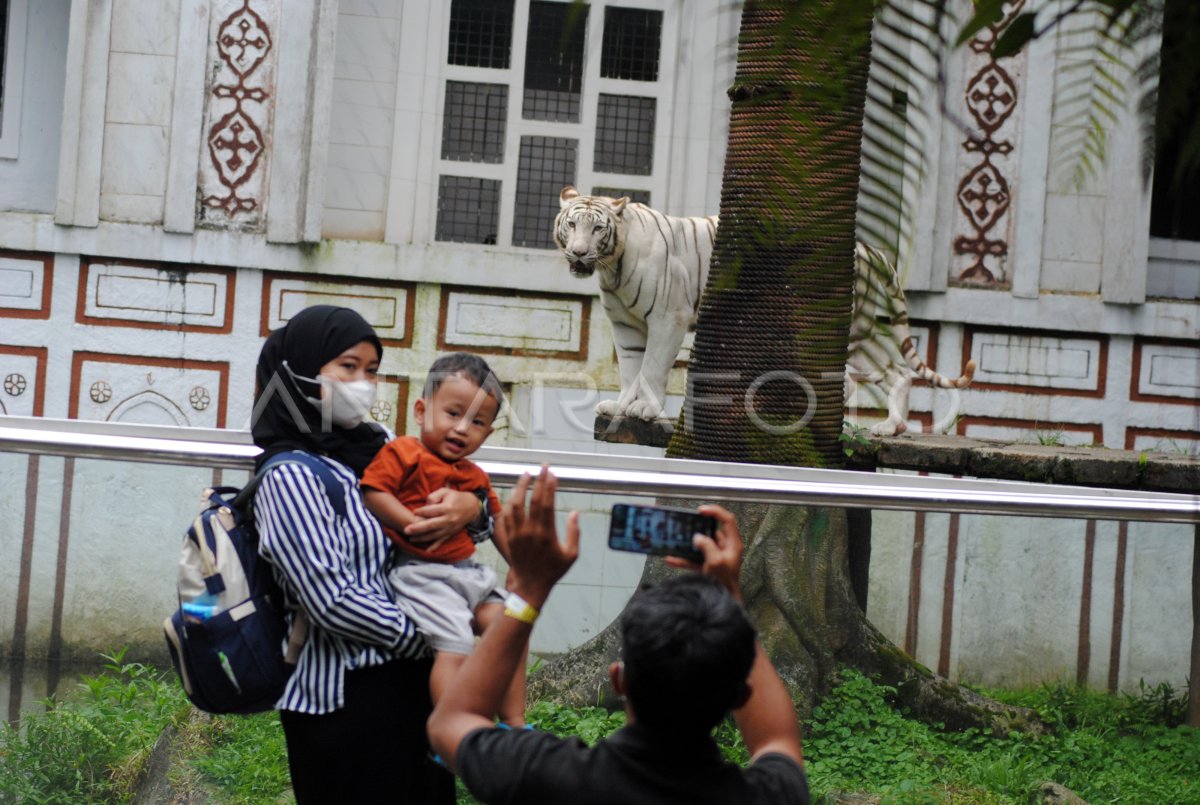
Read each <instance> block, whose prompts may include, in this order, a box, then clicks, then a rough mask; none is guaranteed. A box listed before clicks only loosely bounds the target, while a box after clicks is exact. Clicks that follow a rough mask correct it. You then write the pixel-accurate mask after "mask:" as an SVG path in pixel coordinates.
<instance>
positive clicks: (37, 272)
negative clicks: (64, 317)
mask: <svg viewBox="0 0 1200 805" xmlns="http://www.w3.org/2000/svg"><path fill="white" fill-rule="evenodd" d="M53 277H54V255H51V254H40V253H37V252H13V251H6V250H4V249H0V317H8V318H22V319H46V318H49V317H50V288H51V284H52V280H53Z"/></svg>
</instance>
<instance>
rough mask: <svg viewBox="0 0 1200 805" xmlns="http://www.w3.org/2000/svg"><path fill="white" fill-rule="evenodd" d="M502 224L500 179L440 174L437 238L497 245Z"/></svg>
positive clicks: (456, 241)
mask: <svg viewBox="0 0 1200 805" xmlns="http://www.w3.org/2000/svg"><path fill="white" fill-rule="evenodd" d="M499 223H500V182H498V181H495V180H492V179H476V178H474V177H471V176H439V177H438V208H437V232H436V235H435V237H436V239H437V240H449V241H454V242H455V243H483V244H494V243H495V242H496V233H497V231H498V228H499Z"/></svg>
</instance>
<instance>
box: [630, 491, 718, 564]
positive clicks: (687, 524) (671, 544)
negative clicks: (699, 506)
mask: <svg viewBox="0 0 1200 805" xmlns="http://www.w3.org/2000/svg"><path fill="white" fill-rule="evenodd" d="M716 533H717V521H716V518H714V517H709V516H708V515H704V514H700V513H699V512H695V511H691V510H689V509H673V508H669V507H666V506H636V505H633V504H629V503H616V504H613V508H612V519H611V521H610V523H609V529H608V547H610V548H613V549H614V550H618V551H632V552H633V553H646V554H652V555H655V556H667V555H669V556H681V557H683V558H684V559H688V560H690V561H692V562H703V561H704V555H703V554H702V553H700V551H698V550H696V549H695V548H694V547H693V546H692V535H694V534H707V535H708V536H710V537H711V536H713V535H715V534H716Z"/></svg>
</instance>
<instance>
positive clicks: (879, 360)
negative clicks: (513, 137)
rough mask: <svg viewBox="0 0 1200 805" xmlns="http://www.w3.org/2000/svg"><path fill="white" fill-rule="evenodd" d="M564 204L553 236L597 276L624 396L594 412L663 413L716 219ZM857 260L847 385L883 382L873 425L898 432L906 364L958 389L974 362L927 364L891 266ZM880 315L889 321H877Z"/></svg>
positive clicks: (620, 201) (577, 199)
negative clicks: (941, 368) (957, 369)
mask: <svg viewBox="0 0 1200 805" xmlns="http://www.w3.org/2000/svg"><path fill="white" fill-rule="evenodd" d="M559 203H560V206H561V209H560V210H559V213H558V217H557V218H555V219H554V240H555V242H556V243H557V244H558V247H559V249H561V250H562V253H563V256H564V257H566V259H567V262H568V263H569V264H570V267H571V273H572V274H573V275H574V276H576V277H590V276H591V275H592V273H593V272H596V273H597V274H598V279H599V281H600V302H601V304H602V305H603V306H604V312H605V313H607V314H608V318H609V321H610V322H612V328H613V338H614V340H615V342H616V348H617V368H618V370H619V371H620V375H621V393H620V396H618V397H617V399H616V400H602V401H601V402H599V403H598V404H597V405H596V413H597V414H604V415H609V416H628V417H634V418H639V419H646V420H650V419H655V418H659V417H662V416H663V403H664V401H665V399H666V389H667V374H668V372H669V371H670V369H671V366H672V365H673V364H674V363H675V357H676V356H677V355H678V353H679V348H680V346H681V345H682V344H683V337H684V335H686V334H687V330H688V327H689V326H691V325H692V324H694V323H695V319H696V314H697V312H698V311H699V309H700V295H701V292H702V291H703V290H704V287H705V283H706V282H707V279H708V265H709V260H710V259H711V257H712V252H713V242H714V241H715V240H716V236H717V216H715V215H710V216H707V217H703V218H701V217H692V218H679V217H676V216H672V215H664V214H663V213H661V212H658V211H656V210H652V209H650V208H649V207H647V206H645V205H644V204H638V203H636V202H630V200H629V199H628V198H627V197H623V198H608V197H607V196H581V195H579V192H578V191H576V190H575V188H574V187H564V188H563V190H562V193H561V194H560V195H559ZM855 266H856V274H857V277H856V281H855V299H854V314H853V322H852V324H851V334H850V354H849V357H848V364H849V367H848V368H849V371H848V373H847V383H849V382H850V379H851V377H852V376H853V378H854V379H862V380H866V381H869V382H874V383H879V384H882V385H885V386H887V388H888V391H887V394H888V419H887V420H886V421H885V422H881V423H879V424H878V425H876V426H875V427H874V428H872V429H871V430H872V432H874V433H878V434H880V435H890V434H892V433H902V432H903V431H904V428H905V426H904V420H905V419H906V418H907V416H908V390H909V388H910V387H911V385H912V375H911V374H910V372H909V371H908V369H909V367H911V369H912V371H913V372H916V373H917V374H918V375H919V376H920V377H922V378H923V379H925V380H928V381H930V382H931V383H933V384H934V385H937V386H941V387H943V388H951V387H956V388H962V387H964V386H966V385H967V384H968V383H970V382H971V377H972V375H973V374H974V372H975V364H974V362H972V361H969V362H968V363H967V366H966V369H965V371H964V374H963V376H962V377H959V378H957V379H954V380H951V379H948V378H945V377H943V376H942V375H939V374H938V373H936V372H934V371H933V370H932V369H930V368H928V367H927V366H925V364H924V363H923V362H922V361H921V359H920V357H919V356H918V355H917V353H916V350H915V349H913V346H912V340H911V339H910V338H909V332H908V311H907V308H906V306H905V304H904V293H903V291H901V289H900V285H899V283H898V282H897V280H896V273H895V269H894V268H893V267H892V265H891V263H890V262H889V261H888V260H887V258H886V257H885V256H884V255H883V254H882V253H880V252H878V251H877V250H875V249H871V248H869V247H866V246H862V245H861V244H860V246H859V248H858V250H857V253H856V260H855ZM877 316H878V317H881V321H884V322H886V321H888V320H890V324H881V323H880V322H877V321H876V317H877ZM897 358H899V361H897V360H896V359H897ZM905 362H906V363H907V366H906V365H905Z"/></svg>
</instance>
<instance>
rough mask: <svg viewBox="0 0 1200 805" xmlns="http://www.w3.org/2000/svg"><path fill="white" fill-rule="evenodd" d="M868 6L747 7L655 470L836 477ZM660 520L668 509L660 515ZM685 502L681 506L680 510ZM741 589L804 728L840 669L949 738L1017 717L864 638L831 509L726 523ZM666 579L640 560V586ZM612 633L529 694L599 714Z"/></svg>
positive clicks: (837, 514) (761, 513)
mask: <svg viewBox="0 0 1200 805" xmlns="http://www.w3.org/2000/svg"><path fill="white" fill-rule="evenodd" d="M873 11H874V4H873V2H872V0H749V1H748V2H747V3H746V4H745V7H744V9H743V11H742V22H741V33H740V36H739V49H738V69H737V78H736V81H735V83H734V86H733V88H732V89H731V90H730V96H731V98H732V99H733V110H732V116H731V120H730V131H729V147H728V151H727V155H726V162H725V175H724V180H723V184H722V188H721V223H720V227H719V230H718V234H717V243H716V248H715V251H714V254H713V263H712V267H711V269H710V272H709V280H708V287H707V288H706V289H705V295H704V299H703V301H702V303H701V307H700V316H699V322H698V324H697V327H696V342H695V346H694V348H693V350H692V358H691V363H690V366H689V369H688V394H687V399H686V401H685V405H684V412H683V415H682V417H681V420H682V421H681V422H680V423H679V425H678V426H677V427H676V428H675V435H674V438H673V439H672V442H671V445H670V447H669V448H668V455H671V456H678V457H690V458H699V459H707V460H711V461H737V462H752V463H769V464H788V465H802V466H817V467H840V466H841V465H842V455H843V454H842V451H841V443H840V442H839V439H838V437H839V436H840V434H841V431H842V410H843V403H844V400H843V372H844V371H845V361H846V351H847V347H848V341H849V322H850V307H851V299H852V295H853V288H854V262H853V261H854V243H855V217H856V207H857V194H858V176H859V163H860V157H861V137H862V121H863V115H864V102H865V97H866V87H867V70H868V65H869V60H870V32H871V23H872V15H873ZM671 503H676V504H678V503H680V502H679V501H671ZM696 503H698V501H687V502H684V504H685V505H693V506H694V505H695V504H696ZM735 513H736V514H737V515H738V521H739V524H740V527H741V530H742V533H743V536H744V537H745V538H746V541H747V552H746V556H745V561H744V564H743V567H742V589H743V593H744V597H745V601H746V606H747V609H748V610H749V611H750V613H751V615H752V616H753V617H754V619H755V622H756V623H757V625H758V627H759V631H760V634H761V636H762V639H763V644H764V646H765V647H766V649H767V651H768V652H769V654H770V655H771V658H772V660H773V661H774V662H775V665H776V667H777V668H778V669H779V671H780V675H781V676H782V677H783V679H784V681H785V682H786V683H787V684H788V686H789V688H790V690H791V692H792V694H793V697H794V698H795V699H796V700H797V702H798V703H799V707H800V711H801V716H802V717H803V716H806V715H807V713H808V712H809V711H810V710H811V708H812V707H813V706H814V705H815V703H816V701H817V700H818V699H819V697H820V695H821V694H822V693H823V692H824V691H826V690H828V689H829V687H830V686H831V685H832V684H833V682H834V677H835V674H836V671H837V668H838V667H839V666H841V665H853V666H855V667H858V668H860V669H862V670H864V671H866V672H867V673H869V674H873V675H876V676H878V677H879V678H880V679H881V680H882V681H883V682H884V683H885V684H889V685H893V686H895V687H896V688H897V690H898V692H899V696H900V698H901V699H902V700H903V701H904V702H905V703H906V704H908V705H909V706H910V707H912V708H913V711H914V712H915V713H917V714H919V715H924V716H926V717H928V718H929V719H931V720H936V721H939V722H942V723H944V724H945V725H947V726H948V727H952V728H953V727H966V726H980V727H984V728H991V729H993V730H998V731H1004V730H1007V729H1010V728H1013V727H1016V726H1021V725H1023V724H1027V723H1028V722H1029V714H1028V713H1027V712H1025V711H1021V710H1019V709H1016V708H1004V707H1001V706H999V705H995V704H994V703H991V702H989V701H987V700H984V699H983V698H982V697H979V696H976V695H974V694H972V693H970V692H969V691H965V690H962V689H959V688H958V686H956V685H953V684H951V683H949V682H947V681H946V680H943V679H939V678H937V677H935V676H934V675H933V674H932V673H930V672H929V671H928V670H927V669H925V668H924V667H922V666H921V665H919V664H918V663H917V662H916V661H915V660H913V659H912V658H910V657H909V656H908V655H906V654H905V653H904V652H903V651H902V650H900V649H899V648H897V647H895V646H894V645H892V644H891V643H890V642H889V641H888V640H887V638H885V637H884V636H883V635H882V634H880V633H879V631H878V630H876V629H875V628H874V627H873V626H871V624H870V623H869V622H868V621H867V619H866V615H865V614H864V612H863V610H862V608H861V607H860V606H859V604H858V603H857V601H856V600H855V597H854V592H853V590H852V585H851V582H850V573H849V565H848V560H847V546H848V544H849V543H848V536H847V526H846V512H845V510H844V509H827V508H810V507H803V506H787V507H785V506H777V507H764V506H757V505H748V506H739V507H736V511H735ZM669 572H671V571H670V570H668V569H667V568H665V566H664V565H663V564H662V563H661V562H659V561H657V560H649V561H648V562H647V569H646V571H645V573H644V574H643V581H644V582H645V581H653V580H654V579H656V578H659V577H661V576H663V575H665V574H667V573H669ZM617 646H618V639H617V635H616V631H615V628H614V627H613V626H610V627H609V628H608V629H606V630H604V631H603V632H602V633H601V634H599V635H597V636H596V637H595V638H593V639H592V640H591V641H589V642H588V643H586V644H584V646H581V647H580V648H578V649H576V650H574V651H572V652H571V653H570V654H568V655H567V656H566V657H565V658H563V659H562V660H558V661H555V662H554V663H551V664H550V665H549V666H547V667H545V668H543V669H542V673H540V674H539V675H537V677H535V678H534V680H532V682H531V686H530V691H531V693H532V694H533V695H555V696H557V697H558V698H560V699H563V700H565V701H567V702H569V703H574V704H594V703H595V702H596V701H597V700H600V701H606V699H605V696H606V691H607V685H606V683H605V682H604V681H603V680H604V676H603V673H604V669H606V668H607V665H608V663H609V662H610V661H611V660H612V659H615V657H616V651H617Z"/></svg>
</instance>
